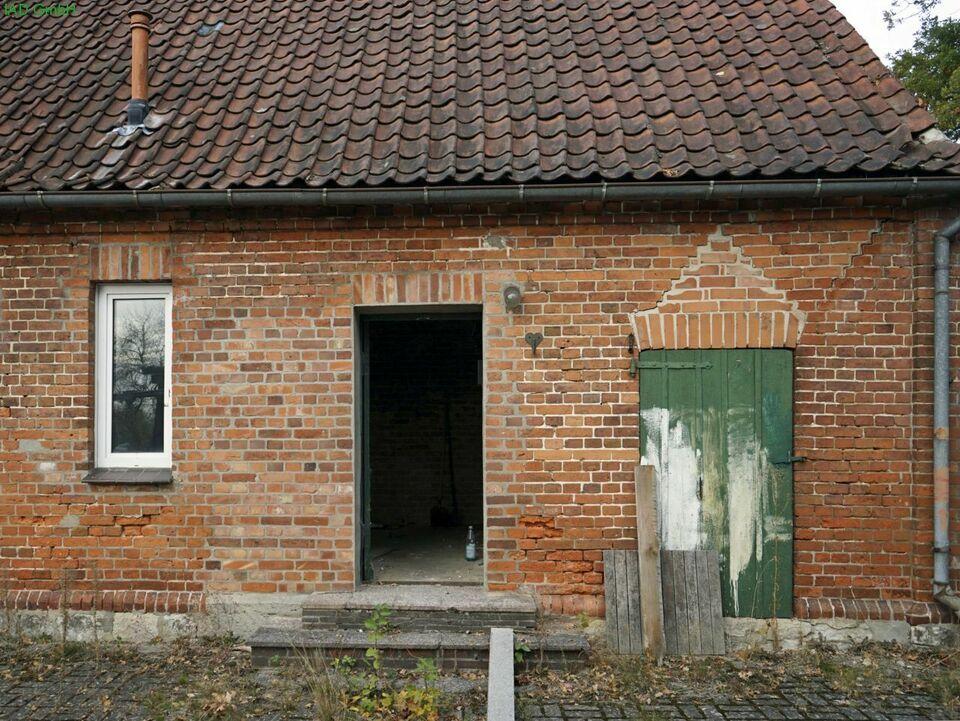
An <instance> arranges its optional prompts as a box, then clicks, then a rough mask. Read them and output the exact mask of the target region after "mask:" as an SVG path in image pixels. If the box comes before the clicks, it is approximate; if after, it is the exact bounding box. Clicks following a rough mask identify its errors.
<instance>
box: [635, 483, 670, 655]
mask: <svg viewBox="0 0 960 721" xmlns="http://www.w3.org/2000/svg"><path fill="white" fill-rule="evenodd" d="M634 481H635V484H636V491H637V559H638V570H639V574H638V576H639V583H640V622H641V629H642V634H641V635H642V637H643V649H644V651H646V652H647V653H648V654H650V656H651V657H652V658H653V659H654V660H655V661H657V663H659V662H660V661H661V660H662V659H663V654H664V649H665V646H666V641H665V639H664V633H663V593H662V592H661V588H662V582H661V575H660V524H659V510H658V507H657V476H656V469H655V468H654V467H653V466H644V465H640V466H637V467H636V470H635V472H634Z"/></svg>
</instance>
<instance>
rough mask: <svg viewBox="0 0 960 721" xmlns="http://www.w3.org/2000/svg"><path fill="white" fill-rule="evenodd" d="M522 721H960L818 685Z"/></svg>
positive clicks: (561, 712)
mask: <svg viewBox="0 0 960 721" xmlns="http://www.w3.org/2000/svg"><path fill="white" fill-rule="evenodd" d="M517 715H518V717H519V718H520V719H522V721H594V720H595V721H630V720H631V719H637V720H638V721H660V720H661V719H662V720H663V721H667V720H668V719H669V720H675V719H684V720H686V719H691V720H692V719H702V720H706V721H710V720H716V721H754V720H757V721H759V720H761V719H770V720H773V719H776V720H781V719H785V720H789V721H793V720H794V719H797V720H807V719H816V721H928V720H930V719H956V718H960V716H958V714H957V712H952V713H951V712H948V711H946V710H944V709H943V707H942V706H940V705H939V704H937V703H936V702H935V701H934V700H933V699H932V698H930V697H929V696H926V695H924V694H905V695H899V696H896V697H891V698H884V699H883V700H882V701H880V700H874V701H870V700H867V699H862V698H856V699H854V698H850V697H846V696H844V695H842V694H837V693H835V692H833V691H832V690H830V689H829V688H827V687H826V686H825V685H824V684H822V683H818V682H809V683H798V684H796V685H794V686H785V687H781V688H780V689H779V691H778V692H777V693H775V694H766V695H764V694H761V695H759V696H757V697H755V698H752V699H749V700H742V699H741V700H738V701H730V702H728V703H723V702H722V701H718V700H716V699H714V700H712V702H709V703H704V702H702V701H701V702H698V701H697V700H694V699H684V700H679V701H676V702H672V703H660V704H649V705H643V706H637V705H633V704H627V703H583V704H575V703H569V702H568V701H556V702H551V701H545V700H542V699H538V700H536V701H524V700H521V701H520V703H519V708H518V714H517Z"/></svg>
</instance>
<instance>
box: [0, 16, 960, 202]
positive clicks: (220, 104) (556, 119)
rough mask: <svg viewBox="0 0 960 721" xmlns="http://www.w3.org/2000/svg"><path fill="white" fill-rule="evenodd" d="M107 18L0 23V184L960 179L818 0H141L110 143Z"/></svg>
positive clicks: (120, 54) (114, 41)
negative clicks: (141, 52) (143, 63)
mask: <svg viewBox="0 0 960 721" xmlns="http://www.w3.org/2000/svg"><path fill="white" fill-rule="evenodd" d="M130 7H131V5H128V4H125V3H120V2H107V1H106V0H96V1H94V0H91V1H90V2H85V3H82V4H78V12H77V14H76V15H74V16H71V17H67V18H54V17H46V18H32V17H26V18H13V17H5V18H3V19H2V21H0V38H2V41H3V46H4V47H5V48H7V49H8V50H7V52H6V53H5V54H4V56H3V58H0V107H2V108H3V117H2V119H0V189H4V190H10V191H27V190H35V189H45V190H61V189H92V188H134V189H144V188H151V187H166V188H231V187H233V188H236V187H244V186H246V187H263V186H287V185H307V186H322V185H342V186H349V185H358V184H363V185H377V184H382V183H441V182H446V183H452V182H459V183H468V182H528V181H538V180H539V181H549V180H575V179H583V178H605V179H608V180H614V179H620V180H625V179H640V180H642V179H648V178H740V177H750V176H763V177H771V176H787V175H795V174H810V173H818V174H824V175H826V174H839V173H873V174H880V173H883V174H896V173H902V172H909V173H943V172H948V173H958V172H960V146H958V145H956V144H954V143H951V142H948V141H945V140H942V139H941V140H937V139H936V138H937V134H935V133H934V134H930V133H927V131H929V130H931V129H932V128H933V127H934V120H933V118H932V117H931V116H930V114H929V113H928V112H927V111H926V110H924V109H923V108H922V107H921V106H920V105H919V104H918V103H917V101H916V99H915V98H914V97H913V96H912V95H911V94H910V93H909V92H907V91H906V90H905V89H904V88H903V86H902V85H901V84H900V83H899V82H898V81H897V80H896V79H895V78H893V77H892V76H891V75H890V73H889V72H888V71H887V69H886V68H885V67H884V66H883V64H882V63H881V62H880V61H879V60H878V59H877V57H876V55H874V53H873V52H872V51H871V50H870V49H869V48H868V47H867V46H866V45H865V43H864V41H863V39H862V38H861V37H860V36H859V35H858V34H857V33H856V32H855V31H854V30H853V28H852V27H851V26H850V25H849V24H848V23H847V22H846V20H844V18H843V17H842V16H841V15H840V13H839V12H837V10H836V9H834V7H833V6H832V5H831V4H830V3H829V2H827V1H826V0H323V1H320V0H318V1H314V2H280V1H272V2H265V3H256V2H252V1H251V0H225V1H224V2H219V3H215V4H213V5H212V6H211V5H210V4H209V3H203V2H196V1H190V0H154V1H153V2H151V3H149V10H150V11H151V12H152V13H153V15H154V20H153V23H152V27H153V34H152V37H151V41H150V47H151V58H150V69H151V71H150V85H151V91H152V97H151V98H150V106H151V113H150V115H149V117H148V120H147V125H148V127H149V129H150V132H149V133H143V132H139V131H138V132H136V133H134V134H133V135H131V136H129V137H122V136H120V135H118V134H116V133H114V132H112V129H113V128H116V127H118V126H120V125H122V123H123V122H124V118H125V107H126V99H127V96H128V90H127V82H128V65H129V53H130V51H129V26H128V23H127V19H126V13H127V11H128V10H129V9H130ZM11 48H15V50H10V49H11Z"/></svg>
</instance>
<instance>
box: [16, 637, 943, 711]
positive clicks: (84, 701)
mask: <svg viewBox="0 0 960 721" xmlns="http://www.w3.org/2000/svg"><path fill="white" fill-rule="evenodd" d="M360 663H361V664H364V663H365V662H363V661H361V662H360ZM327 671H329V673H327ZM358 672H359V669H357V668H339V669H326V670H324V671H322V672H317V670H316V668H315V667H313V666H311V665H310V664H308V663H305V660H303V659H301V660H298V661H294V662H291V663H290V664H288V665H285V666H282V667H278V668H274V669H268V670H266V671H258V670H256V669H253V668H252V667H251V665H250V655H249V650H248V649H247V648H246V647H244V646H242V645H240V644H239V643H237V642H236V641H235V640H231V639H207V640H202V641H200V640H195V641H181V642H176V643H167V644H156V645H150V646H146V647H137V646H131V645H127V644H116V643H101V644H77V643H66V644H63V643H59V642H57V641H46V642H30V641H27V640H23V639H12V638H3V639H0V719H17V720H18V721H20V720H29V721H34V720H35V721H107V720H120V719H123V720H124V721H128V720H130V721H135V720H136V721H138V720H141V719H142V720H150V721H201V720H206V719H218V720H223V721H239V720H241V719H243V720H247V719H257V720H264V721H267V720H269V721H274V720H276V721H280V720H286V719H289V720H291V721H300V720H306V719H317V720H319V721H346V720H347V719H349V718H366V719H423V720H424V721H447V720H448V719H449V720H452V719H479V718H482V717H483V696H484V693H483V691H484V688H485V684H484V679H483V677H482V676H481V675H477V676H469V677H444V676H437V675H436V674H435V673H434V674H433V675H431V674H430V673H429V670H428V671H427V672H426V673H424V672H423V671H422V670H421V671H419V672H408V673H402V674H400V675H399V676H392V675H390V674H388V673H387V672H380V675H382V676H383V678H384V679H388V680H389V681H390V682H391V684H392V685H391V686H390V688H394V689H399V691H396V692H394V693H393V694H392V695H391V696H390V697H389V702H388V703H387V704H386V705H384V704H383V703H382V702H381V701H382V695H381V694H380V691H377V692H376V693H375V694H374V695H375V696H376V697H377V698H378V699H380V700H379V701H378V702H377V703H376V704H373V703H371V702H370V696H369V694H368V693H367V692H364V691H362V690H361V691H358V690H357V689H358V687H357V686H356V679H357V677H358ZM366 677H367V678H368V679H369V677H370V675H369V674H367V676H366ZM345 678H350V679H353V680H352V681H349V682H348V681H346V680H344V679H345ZM361 683H369V680H368V681H364V682H361ZM425 689H426V690H425ZM429 689H437V693H436V694H435V695H431V693H432V692H430V691H429ZM368 691H369V689H368ZM365 693H367V695H366V696H365V695H364V694H365ZM518 710H519V716H520V718H521V719H527V720H529V721H558V720H559V721H573V720H576V721H588V720H590V719H598V720H599V719H603V720H612V719H623V720H626V719H634V718H635V719H642V720H643V721H655V720H656V719H710V718H713V719H731V720H732V719H738V720H741V721H742V720H745V719H753V718H757V719H761V718H762V719H818V720H820V721H828V720H830V719H838V720H850V721H857V720H859V719H866V720H869V721H885V720H887V719H896V720H898V721H905V720H906V719H947V718H960V650H944V651H917V650H913V649H905V648H901V647H897V646H880V645H869V646H861V647H857V648H853V649H850V650H847V651H843V652H839V651H836V650H832V649H829V648H826V647H811V648H807V649H805V650H802V651H795V652H785V653H779V654H771V653H764V652H760V651H754V652H750V653H741V654H737V655H733V656H729V657H723V658H706V659H668V660H667V662H666V663H665V664H664V665H663V666H660V667H657V666H656V665H654V664H651V663H647V662H645V661H642V660H638V659H619V658H610V657H598V658H596V659H594V662H593V663H592V664H591V665H590V666H589V667H587V668H585V669H583V670H581V671H578V672H576V673H556V672H548V671H543V672H533V673H530V674H525V675H521V676H520V677H519V678H518Z"/></svg>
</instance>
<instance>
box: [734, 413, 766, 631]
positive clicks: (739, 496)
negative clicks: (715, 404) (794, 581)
mask: <svg viewBox="0 0 960 721" xmlns="http://www.w3.org/2000/svg"><path fill="white" fill-rule="evenodd" d="M736 413H737V411H736V410H731V412H730V415H731V418H730V424H729V426H728V427H729V432H728V434H727V455H728V458H729V463H728V466H727V472H728V474H729V476H728V477H729V485H728V488H729V491H728V493H729V509H730V515H729V520H728V523H729V527H728V532H729V537H730V550H729V553H728V557H727V560H728V570H729V574H730V583H731V585H732V587H733V591H734V593H733V603H734V608H736V609H737V612H739V610H740V608H739V586H740V575H741V574H742V573H743V572H744V571H745V570H746V568H747V566H748V565H749V563H750V560H751V559H752V558H753V557H754V553H756V558H757V562H758V563H759V562H761V561H762V556H763V528H762V524H761V523H759V519H760V509H761V508H762V502H763V499H762V498H761V493H762V487H763V484H762V483H761V482H760V480H761V477H760V468H759V459H758V458H757V442H756V438H755V437H754V436H753V433H752V428H751V432H750V433H740V432H738V430H737V429H738V427H745V424H744V425H741V424H739V423H737V421H736V419H735V418H734V415H735V414H736Z"/></svg>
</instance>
